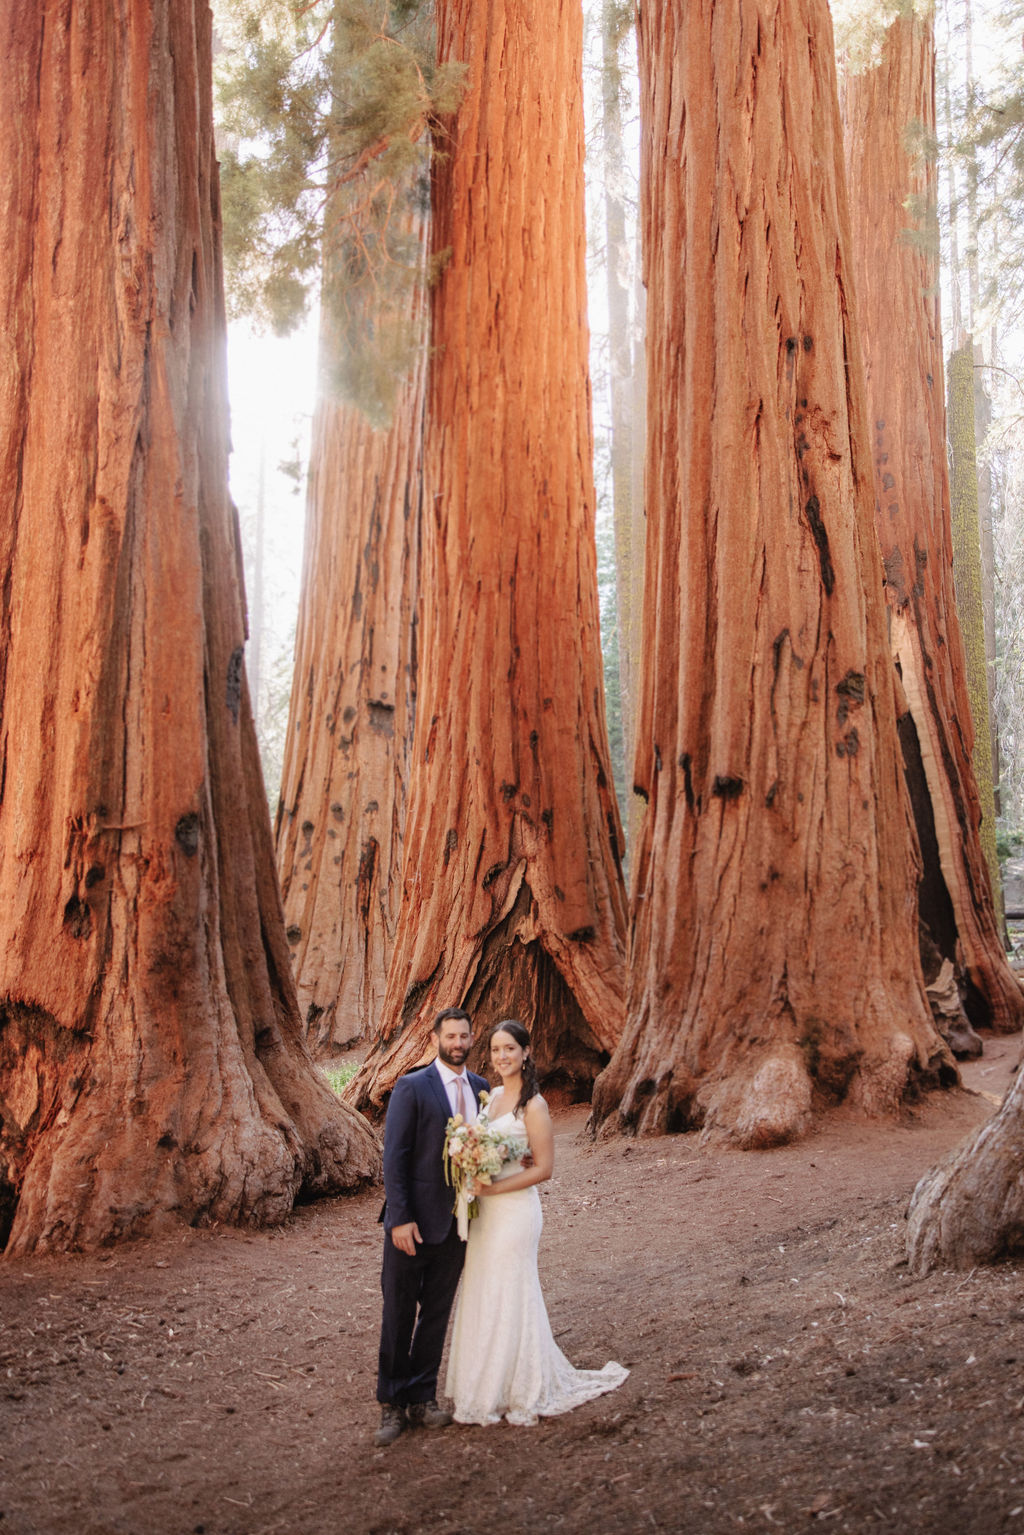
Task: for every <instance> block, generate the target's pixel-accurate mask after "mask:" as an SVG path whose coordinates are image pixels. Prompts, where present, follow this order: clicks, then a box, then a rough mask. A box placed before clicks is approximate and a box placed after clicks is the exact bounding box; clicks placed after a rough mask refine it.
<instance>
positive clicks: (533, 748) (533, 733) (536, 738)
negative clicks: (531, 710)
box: [530, 730, 540, 759]
mask: <svg viewBox="0 0 1024 1535" xmlns="http://www.w3.org/2000/svg"><path fill="white" fill-rule="evenodd" d="M539 740H540V736H539V735H538V734H537V732H536V731H535V730H531V731H530V750H531V751H532V752H533V755H534V759H536V756H537V742H538V741H539Z"/></svg>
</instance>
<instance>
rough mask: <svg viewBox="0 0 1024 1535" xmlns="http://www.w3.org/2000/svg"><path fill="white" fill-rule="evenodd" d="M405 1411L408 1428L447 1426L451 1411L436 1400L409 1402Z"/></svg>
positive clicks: (450, 1419)
mask: <svg viewBox="0 0 1024 1535" xmlns="http://www.w3.org/2000/svg"><path fill="white" fill-rule="evenodd" d="M406 1413H407V1415H408V1418H409V1427H410V1428H447V1427H448V1425H449V1423H450V1422H451V1421H452V1415H451V1413H450V1412H445V1410H444V1408H443V1407H438V1405H437V1403H436V1402H411V1403H410V1404H409V1406H408V1407H407V1408H406Z"/></svg>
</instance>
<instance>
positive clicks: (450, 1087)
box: [434, 1059, 477, 1125]
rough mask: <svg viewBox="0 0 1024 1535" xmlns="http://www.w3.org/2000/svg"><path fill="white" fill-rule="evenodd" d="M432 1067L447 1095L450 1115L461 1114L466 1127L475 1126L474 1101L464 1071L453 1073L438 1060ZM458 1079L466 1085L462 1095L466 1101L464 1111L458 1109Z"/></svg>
mask: <svg viewBox="0 0 1024 1535" xmlns="http://www.w3.org/2000/svg"><path fill="white" fill-rule="evenodd" d="M434 1065H435V1066H436V1067H437V1070H438V1072H439V1074H440V1077H441V1081H442V1082H443V1083H444V1090H445V1092H446V1093H447V1094H448V1102H449V1104H450V1105H451V1110H452V1114H453V1115H454V1114H460V1113H461V1114H462V1117H463V1119H464V1120H465V1121H466V1123H467V1125H472V1124H475V1123H476V1112H477V1111H476V1099H475V1098H474V1097H473V1088H472V1085H471V1083H470V1080H469V1077H468V1076H467V1075H466V1072H465V1069H463V1070H462V1071H461V1072H459V1071H453V1070H452V1068H451V1067H450V1066H446V1065H445V1063H444V1061H442V1060H440V1059H436V1060H435V1061H434ZM460 1077H461V1079H462V1081H463V1082H464V1083H465V1084H466V1090H465V1094H464V1096H465V1099H466V1107H465V1109H464V1110H463V1109H460V1108H459V1090H458V1086H457V1083H458V1081H459V1079H460Z"/></svg>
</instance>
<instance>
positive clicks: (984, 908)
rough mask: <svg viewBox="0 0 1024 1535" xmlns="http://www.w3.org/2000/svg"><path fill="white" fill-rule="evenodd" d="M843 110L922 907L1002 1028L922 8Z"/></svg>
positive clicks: (1008, 991) (1010, 1005)
mask: <svg viewBox="0 0 1024 1535" xmlns="http://www.w3.org/2000/svg"><path fill="white" fill-rule="evenodd" d="M844 119H845V124H844V126H845V142H846V157H847V169H848V175H849V186H850V212H851V221H852V230H853V251H854V263H855V264H854V271H855V277H856V290H857V303H858V317H859V319H860V322H861V337H862V341H863V353H864V363H865V376H866V381H867V400H868V419H869V422H870V425H871V433H872V446H873V450H874V489H875V527H876V529H877V531H878V538H879V542H880V544H881V549H882V558H883V562H884V565H885V576H886V597H887V599H888V603H889V608H890V615H891V628H890V636H891V640H892V648H893V653H894V656H895V660H896V664H897V666H898V668H899V672H900V676H901V678H902V683H903V688H904V691H905V693H906V696H907V702H908V704H909V708H910V715H911V718H912V720H913V729H914V730H915V731H916V735H917V741H918V744H919V747H920V757H921V761H922V763H923V767H924V774H925V779H926V782H927V796H926V797H922V800H920V801H917V800H915V811H916V815H917V823H918V832H919V839H920V843H921V848H922V852H923V854H924V876H923V880H922V887H921V917H922V920H923V921H924V922H926V923H927V926H928V929H929V932H930V934H931V936H932V938H933V940H934V942H935V943H936V945H937V946H938V948H939V950H940V951H941V953H942V954H943V955H944V956H945V957H946V958H948V959H950V960H952V961H953V962H954V964H955V965H956V967H957V970H958V971H959V972H960V973H961V974H962V975H963V977H964V979H965V981H966V988H967V995H966V998H965V1001H966V1008H967V1012H968V1016H969V1017H970V1019H971V1022H972V1023H974V1024H976V1025H985V1026H987V1027H992V1028H996V1029H999V1030H1007V1031H1012V1030H1016V1029H1019V1028H1020V1027H1021V1023H1022V1022H1024V998H1022V995H1021V990H1020V987H1019V986H1018V984H1017V982H1016V980H1015V979H1014V977H1013V975H1012V973H1011V971H1010V968H1009V966H1008V965H1007V963H1006V955H1005V952H1004V950H1003V945H1002V940H1001V937H1000V932H999V923H998V919H997V917H996V912H995V908H994V905H993V901H992V888H991V884H990V881H989V871H988V866H987V864H986V862H985V855H984V852H983V850H982V844H981V820H982V816H981V805H980V802H979V798H978V788H977V784H976V782H975V777H974V769H973V767H972V764H971V749H972V743H973V736H974V731H973V727H972V724H971V706H970V700H969V698H968V693H967V670H966V662H965V658H964V647H963V641H962V639H961V634H960V622H959V619H958V617H957V611H956V594H955V591H954V586H953V546H952V534H951V530H950V513H949V480H948V471H947V467H946V410H945V394H944V387H943V360H942V337H941V330H940V324H939V297H938V270H937V260H936V258H935V257H934V256H932V255H931V254H930V253H929V252H927V251H926V250H924V249H922V248H921V246H920V245H919V244H915V243H912V241H911V240H910V239H908V237H907V236H908V227H907V225H908V214H907V202H908V199H914V200H915V201H916V202H918V203H921V202H923V201H924V200H926V199H927V200H929V201H931V202H932V203H934V198H935V165H934V161H930V162H929V161H925V160H924V159H923V158H912V157H911V155H910V154H909V153H908V149H907V134H908V132H911V131H915V130H916V129H917V128H918V125H920V126H921V127H923V128H924V129H925V130H928V131H930V132H932V133H933V132H934V129H935V44H934V34H933V30H932V26H931V23H930V22H928V21H924V20H921V19H920V18H917V17H914V16H913V15H908V16H906V17H902V18H900V19H898V20H897V21H896V22H894V23H893V25H892V26H891V27H890V29H889V31H888V34H887V37H886V43H885V48H884V53H883V57H882V61H881V63H880V64H879V65H878V66H877V67H876V68H874V69H870V70H866V71H865V72H864V73H862V74H860V75H852V76H850V77H849V79H848V80H847V82H846V88H845V93H844ZM897 338H898V339H897ZM904 728H906V727H904ZM911 792H912V794H913V787H912V789H911ZM932 848H934V849H935V851H936V853H937V856H936V857H934V858H933V857H931V856H930V854H931V850H932Z"/></svg>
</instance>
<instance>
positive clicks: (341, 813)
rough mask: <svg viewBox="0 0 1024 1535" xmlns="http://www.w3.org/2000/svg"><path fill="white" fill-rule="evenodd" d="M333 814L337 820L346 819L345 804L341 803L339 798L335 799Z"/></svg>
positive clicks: (332, 807) (332, 808)
mask: <svg viewBox="0 0 1024 1535" xmlns="http://www.w3.org/2000/svg"><path fill="white" fill-rule="evenodd" d="M331 815H332V816H333V817H334V819H335V820H336V821H343V820H344V819H345V807H344V805H339V804H338V802H337V800H335V802H334V804H333V805H332V806H331Z"/></svg>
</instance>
